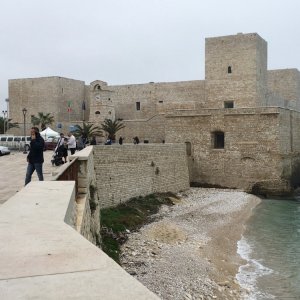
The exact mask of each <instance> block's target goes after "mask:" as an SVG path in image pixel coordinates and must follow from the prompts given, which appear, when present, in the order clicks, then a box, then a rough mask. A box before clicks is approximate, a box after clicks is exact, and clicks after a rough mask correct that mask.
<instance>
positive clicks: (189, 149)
mask: <svg viewBox="0 0 300 300" xmlns="http://www.w3.org/2000/svg"><path fill="white" fill-rule="evenodd" d="M185 149H186V155H187V156H191V155H192V144H191V143H190V142H185Z"/></svg>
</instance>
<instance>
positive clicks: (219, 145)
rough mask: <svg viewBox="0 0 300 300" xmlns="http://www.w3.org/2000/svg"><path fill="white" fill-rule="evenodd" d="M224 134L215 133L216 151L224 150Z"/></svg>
mask: <svg viewBox="0 0 300 300" xmlns="http://www.w3.org/2000/svg"><path fill="white" fill-rule="evenodd" d="M224 142H225V141H224V132H222V131H216V132H214V133H213V145H214V149H224V145H225V143H224Z"/></svg>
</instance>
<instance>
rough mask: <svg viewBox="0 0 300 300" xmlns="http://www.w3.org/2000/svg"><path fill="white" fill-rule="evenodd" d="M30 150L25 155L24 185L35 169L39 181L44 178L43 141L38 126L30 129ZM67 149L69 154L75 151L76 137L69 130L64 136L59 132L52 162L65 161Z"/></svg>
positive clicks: (29, 179)
mask: <svg viewBox="0 0 300 300" xmlns="http://www.w3.org/2000/svg"><path fill="white" fill-rule="evenodd" d="M30 136H31V141H30V151H29V154H28V155H27V162H28V165H27V170H26V176H25V185H27V184H28V183H29V182H30V181H31V177H32V174H33V172H34V171H36V173H37V176H38V178H39V180H40V181H43V180H44V176H43V163H44V149H45V141H44V139H43V138H42V136H41V135H40V132H39V128H38V127H32V128H31V130H30ZM68 149H69V150H70V152H71V155H72V154H74V153H75V151H76V139H75V137H74V135H73V134H72V133H71V132H69V133H68V137H65V136H64V134H63V133H61V134H60V138H59V140H58V142H57V145H56V147H55V150H54V156H53V161H52V163H53V164H54V163H55V162H57V161H58V160H59V161H62V163H66V162H67V157H68ZM63 160H64V161H63Z"/></svg>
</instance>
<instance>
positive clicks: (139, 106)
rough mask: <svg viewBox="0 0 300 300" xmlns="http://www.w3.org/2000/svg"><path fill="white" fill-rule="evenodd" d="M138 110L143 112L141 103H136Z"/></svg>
mask: <svg viewBox="0 0 300 300" xmlns="http://www.w3.org/2000/svg"><path fill="white" fill-rule="evenodd" d="M135 107H136V110H141V102H135Z"/></svg>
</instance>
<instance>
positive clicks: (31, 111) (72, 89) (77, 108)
mask: <svg viewBox="0 0 300 300" xmlns="http://www.w3.org/2000/svg"><path fill="white" fill-rule="evenodd" d="M84 99H85V85H84V82H83V81H79V80H73V79H68V78H63V77H43V78H28V79H12V80H9V102H10V118H11V119H12V120H13V122H17V123H20V127H22V130H21V132H19V133H18V134H21V133H22V134H23V121H24V119H23V113H22V109H23V108H26V109H27V114H26V127H27V128H30V126H31V124H30V120H31V115H35V116H37V114H38V112H43V113H44V114H47V113H51V115H53V116H54V119H55V124H53V126H52V127H53V128H54V129H57V128H56V126H57V123H59V122H68V121H69V120H70V121H71V122H70V123H72V122H74V121H75V122H76V123H77V121H79V120H82V118H83V114H82V101H83V100H84ZM68 101H70V102H71V112H70V114H69V113H68ZM76 123H75V124H76Z"/></svg>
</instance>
